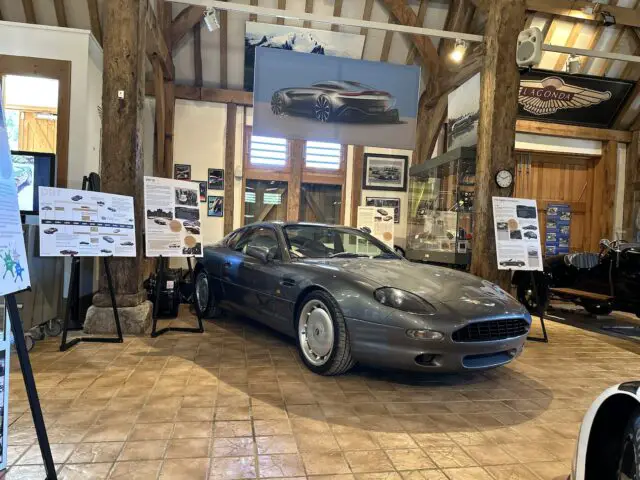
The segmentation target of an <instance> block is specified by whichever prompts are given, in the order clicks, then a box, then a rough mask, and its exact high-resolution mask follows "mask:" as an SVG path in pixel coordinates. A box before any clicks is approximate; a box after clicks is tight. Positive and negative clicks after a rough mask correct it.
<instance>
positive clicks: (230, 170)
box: [224, 103, 244, 235]
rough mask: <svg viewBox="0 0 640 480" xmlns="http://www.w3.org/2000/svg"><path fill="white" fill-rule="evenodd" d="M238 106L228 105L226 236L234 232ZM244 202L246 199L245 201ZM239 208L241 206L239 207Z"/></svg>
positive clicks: (225, 201)
mask: <svg viewBox="0 0 640 480" xmlns="http://www.w3.org/2000/svg"><path fill="white" fill-rule="evenodd" d="M237 112H238V106H237V105H235V104H233V103H229V104H227V126H226V132H225V148H224V234H225V235H226V234H228V233H231V231H232V230H233V209H234V207H235V205H234V204H233V188H234V184H235V181H234V178H235V173H234V170H235V160H236V114H237ZM243 201H244V199H243ZM238 207H239V205H238Z"/></svg>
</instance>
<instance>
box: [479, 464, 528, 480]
mask: <svg viewBox="0 0 640 480" xmlns="http://www.w3.org/2000/svg"><path fill="white" fill-rule="evenodd" d="M485 469H486V470H487V471H488V472H489V474H490V475H491V476H492V477H493V478H494V479H495V480H540V479H539V477H538V476H537V475H535V474H534V473H533V472H532V471H531V470H529V469H528V468H527V467H526V466H524V465H519V464H518V465H499V466H494V467H485Z"/></svg>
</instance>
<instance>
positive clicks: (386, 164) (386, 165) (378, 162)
mask: <svg viewBox="0 0 640 480" xmlns="http://www.w3.org/2000/svg"><path fill="white" fill-rule="evenodd" d="M408 167H409V157H408V156H406V155H386V154H382V153H365V154H364V168H363V177H362V189H363V190H388V191H394V192H406V191H407V173H408Z"/></svg>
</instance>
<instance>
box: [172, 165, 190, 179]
mask: <svg viewBox="0 0 640 480" xmlns="http://www.w3.org/2000/svg"><path fill="white" fill-rule="evenodd" d="M173 178H174V179H176V180H191V165H184V164H180V163H176V164H175V165H174V166H173Z"/></svg>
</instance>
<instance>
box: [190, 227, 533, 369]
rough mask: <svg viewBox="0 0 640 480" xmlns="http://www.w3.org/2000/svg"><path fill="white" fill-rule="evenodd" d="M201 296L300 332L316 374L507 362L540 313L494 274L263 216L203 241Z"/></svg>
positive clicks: (211, 310) (201, 300)
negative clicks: (484, 275)
mask: <svg viewBox="0 0 640 480" xmlns="http://www.w3.org/2000/svg"><path fill="white" fill-rule="evenodd" d="M195 290H196V300H197V306H198V308H199V310H200V311H201V312H202V313H203V314H204V315H205V316H207V317H211V316H215V315H216V314H218V313H219V312H220V309H224V310H229V311H232V312H234V313H238V314H241V315H246V316H248V317H250V318H253V319H255V320H258V321H260V322H262V323H265V324H267V325H269V326H270V327H272V328H274V329H276V330H279V331H281V332H283V333H285V334H287V335H290V336H293V337H295V338H296V339H297V343H298V348H299V350H300V354H301V358H302V360H303V362H304V363H305V364H306V365H307V367H308V368H309V369H310V370H312V371H313V372H315V373H319V374H323V375H336V374H340V373H343V372H346V371H347V370H349V368H351V367H352V366H353V365H354V364H355V363H356V362H361V363H365V364H374V365H381V366H386V367H392V368H399V369H406V370H418V371H423V372H429V371H449V372H451V371H453V372H455V371H463V370H479V369H486V368H491V367H497V366H500V365H504V364H506V363H508V362H510V361H511V360H513V359H514V358H516V357H517V356H518V355H519V354H520V353H521V352H522V348H523V345H524V342H525V339H526V336H527V333H528V332H529V327H530V325H531V317H530V315H529V314H528V313H527V311H526V310H525V309H524V307H522V306H521V305H520V304H519V303H518V302H517V301H516V300H515V299H514V298H513V297H511V296H510V295H508V294H507V293H506V292H505V291H503V290H502V289H500V288H499V287H497V286H496V285H493V284H492V283H490V282H487V281H485V280H482V279H480V278H477V277H474V276H472V275H468V274H466V273H462V272H459V271H456V270H451V269H447V268H442V267H434V266H430V265H423V264H417V263H411V262H409V261H407V260H404V259H403V258H401V257H399V256H398V255H396V254H395V253H394V252H393V250H391V249H389V248H388V247H387V246H386V245H384V244H383V243H381V242H380V241H378V240H376V239H375V238H374V237H372V236H371V235H369V234H368V233H365V232H363V231H361V230H357V229H354V228H349V227H337V226H330V225H318V224H309V223H259V224H253V225H249V226H246V227H243V228H240V229H238V230H236V231H234V232H232V233H231V234H229V235H228V236H227V237H225V238H224V239H223V240H221V241H220V242H219V243H218V244H216V245H213V246H207V247H205V248H204V257H203V258H202V260H201V261H200V262H199V263H198V264H197V266H196V289H195Z"/></svg>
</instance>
